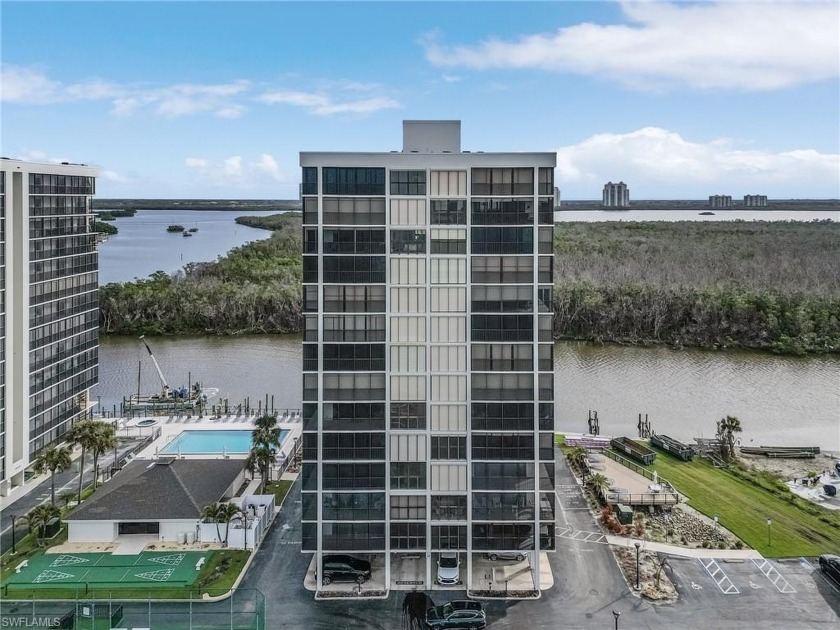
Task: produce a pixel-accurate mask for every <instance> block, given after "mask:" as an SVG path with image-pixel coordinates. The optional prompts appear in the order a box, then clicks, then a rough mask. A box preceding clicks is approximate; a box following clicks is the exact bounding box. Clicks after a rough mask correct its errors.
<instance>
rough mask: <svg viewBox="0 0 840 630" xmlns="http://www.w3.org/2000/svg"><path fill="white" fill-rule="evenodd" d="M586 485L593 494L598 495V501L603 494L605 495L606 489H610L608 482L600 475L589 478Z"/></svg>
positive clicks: (596, 474)
mask: <svg viewBox="0 0 840 630" xmlns="http://www.w3.org/2000/svg"><path fill="white" fill-rule="evenodd" d="M588 483H589V485H590V487H591V488H592V490H594V491H595V494H596V495H598V498H599V499H600V498H602V497H603V496H604V493H606V491H607V489H608V488H609V487H610V480H609V479H607V477H606V476H605V475H602V474H601V473H595V474H594V475H592V476H591V477H589V482H588Z"/></svg>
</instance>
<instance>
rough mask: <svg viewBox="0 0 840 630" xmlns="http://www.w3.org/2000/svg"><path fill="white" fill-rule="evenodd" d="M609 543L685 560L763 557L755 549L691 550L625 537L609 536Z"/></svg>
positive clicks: (751, 558)
mask: <svg viewBox="0 0 840 630" xmlns="http://www.w3.org/2000/svg"><path fill="white" fill-rule="evenodd" d="M606 538H607V542H608V543H609V544H610V545H615V546H616V547H628V548H630V549H635V546H636V543H637V542H638V543H641V544H642V547H641V548H642V550H643V551H648V552H651V551H652V552H656V553H666V554H668V555H670V556H682V557H683V558H715V559H717V560H758V559H759V558H762V557H763V556H762V555H761V554H760V553H758V552H757V551H756V550H755V549H703V548H702V547H697V548H690V547H679V546H677V545H668V544H666V543H658V542H652V541H649V540H638V539H636V538H625V537H623V536H611V535H607V537H606Z"/></svg>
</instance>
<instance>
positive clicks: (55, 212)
mask: <svg viewBox="0 0 840 630" xmlns="http://www.w3.org/2000/svg"><path fill="white" fill-rule="evenodd" d="M95 175H96V169H94V168H90V167H87V166H80V165H75V164H36V163H31V162H23V161H19V160H9V159H5V158H2V159H0V222H1V223H2V229H0V303H1V304H2V305H3V311H2V319H0V495H4V496H5V495H7V494H8V493H9V492H10V490H11V489H12V488H13V487H15V486H19V485H21V484H22V483H23V482H24V469H25V468H26V467H27V466H29V465H30V464H31V463H32V461H33V459H34V456H35V454H36V452H37V451H39V450H40V449H42V448H43V447H44V446H46V445H48V444H50V443H52V442H55V441H56V440H58V439H60V438H61V436H62V435H64V433H65V432H66V431H67V429H69V428H70V427H71V426H72V424H73V422H74V421H75V420H76V419H77V418H79V417H80V416H81V415H83V414H84V413H85V412H86V411H87V410H88V402H89V395H88V390H89V388H90V387H92V386H93V385H96V383H97V381H98V378H99V280H98V276H99V259H98V254H97V251H96V238H95V234H94V233H93V232H92V231H91V220H92V211H91V196H92V195H93V194H94V192H95V191H94V187H95V179H94V178H95Z"/></svg>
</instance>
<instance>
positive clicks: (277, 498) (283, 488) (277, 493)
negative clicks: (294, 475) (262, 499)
mask: <svg viewBox="0 0 840 630" xmlns="http://www.w3.org/2000/svg"><path fill="white" fill-rule="evenodd" d="M293 483H294V481H291V480H288V479H279V480H277V481H269V482H268V483H267V484H266V485H265V493H266V494H273V495H274V505H275V506H276V507H280V504H281V503H283V499H285V498H286V495H287V494H288V492H289V488H291V487H292V484H293Z"/></svg>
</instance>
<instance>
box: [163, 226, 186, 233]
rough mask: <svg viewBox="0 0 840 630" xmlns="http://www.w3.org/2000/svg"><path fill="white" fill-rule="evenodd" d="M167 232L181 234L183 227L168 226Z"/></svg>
mask: <svg viewBox="0 0 840 630" xmlns="http://www.w3.org/2000/svg"><path fill="white" fill-rule="evenodd" d="M166 231H167V232H183V231H184V226H183V225H170V226H167V228H166Z"/></svg>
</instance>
